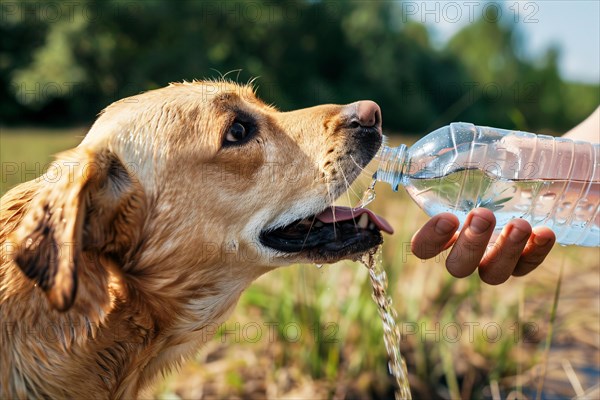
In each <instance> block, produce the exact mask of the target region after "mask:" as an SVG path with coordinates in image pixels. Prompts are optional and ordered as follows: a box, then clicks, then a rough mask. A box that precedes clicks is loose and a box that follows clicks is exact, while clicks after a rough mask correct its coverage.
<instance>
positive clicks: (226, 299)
mask: <svg viewBox="0 0 600 400" xmlns="http://www.w3.org/2000/svg"><path fill="white" fill-rule="evenodd" d="M342 111H343V108H342V106H336V105H325V106H318V107H313V108H309V109H304V110H298V111H294V112H287V113H281V112H278V111H277V110H275V109H274V108H273V107H270V106H267V105H265V104H264V103H262V102H261V101H260V100H258V99H257V98H256V97H255V96H254V93H253V90H252V88H250V87H247V86H238V85H236V84H233V83H228V82H221V81H217V82H206V81H205V82H193V83H182V84H172V85H170V86H168V87H166V88H163V89H159V90H155V91H151V92H147V93H144V94H141V95H138V96H134V97H130V98H127V99H124V100H121V101H118V102H116V103H114V104H112V105H111V106H109V107H108V108H107V109H106V110H104V112H103V113H102V114H101V115H100V117H99V118H98V120H97V121H96V123H95V124H94V125H93V127H92V128H91V130H90V131H89V133H88V134H87V136H86V138H85V139H84V140H83V142H82V143H81V144H80V145H79V146H78V147H77V148H75V149H72V150H69V151H67V152H65V153H62V154H60V155H58V157H57V161H56V163H55V164H54V165H53V167H52V168H50V169H49V170H48V172H47V173H46V174H45V175H44V176H42V177H40V178H38V179H36V180H34V181H30V182H26V183H24V184H22V185H19V186H17V187H15V188H13V189H12V190H11V191H9V192H8V193H6V194H5V196H3V197H2V203H1V209H0V243H1V244H2V248H1V249H0V251H1V253H0V256H1V259H0V320H1V323H2V327H1V328H2V330H1V332H0V349H1V350H0V366H1V371H0V398H41V397H49V398H89V397H99V398H107V397H110V398H133V397H136V396H137V394H138V392H139V391H140V390H141V389H142V388H144V387H146V386H147V385H149V384H150V383H151V382H152V381H153V379H154V378H156V377H157V376H158V375H160V374H159V373H160V372H164V371H168V370H169V369H171V368H172V367H174V366H176V365H177V364H178V363H180V362H182V360H184V359H185V358H186V357H189V356H190V355H192V354H193V353H194V352H195V351H196V350H197V349H198V348H199V347H201V346H202V344H203V343H205V342H206V341H207V340H209V339H210V336H211V335H212V333H213V332H214V326H215V324H218V323H220V322H222V321H223V320H224V319H225V318H226V317H227V315H228V313H229V312H230V311H231V309H232V308H233V306H234V305H235V303H236V301H237V300H238V297H239V296H240V294H241V292H242V291H243V290H244V289H245V288H246V287H247V286H248V285H249V284H250V283H251V282H252V281H253V280H254V279H256V278H257V277H258V276H260V275H261V274H263V273H265V272H267V271H269V270H271V269H272V268H275V267H276V266H278V265H283V264H290V263H293V262H299V261H333V260H331V259H327V260H314V259H307V258H306V257H305V256H296V257H293V256H290V255H287V254H279V253H278V252H276V251H273V250H269V249H267V248H264V247H262V246H261V245H260V243H258V242H257V236H258V233H259V232H260V230H261V229H263V228H265V227H267V226H283V225H285V224H287V223H290V222H292V221H294V220H296V219H298V218H300V217H304V216H306V215H309V214H310V213H315V212H318V211H319V210H322V209H324V208H325V207H326V206H327V205H329V204H330V203H331V202H332V201H333V200H334V199H335V198H336V197H337V196H338V195H339V194H340V193H342V192H343V191H345V189H346V185H347V181H351V180H353V179H354V178H355V177H356V175H357V174H358V173H359V172H360V171H359V168H358V166H357V165H356V162H354V160H353V159H351V158H352V157H351V156H350V152H349V151H348V149H349V148H350V143H348V140H347V138H346V137H344V135H342V134H341V133H340V129H339V124H340V120H341V118H342V117H343V112H342ZM239 113H242V114H244V115H249V116H251V117H252V118H253V119H254V120H256V121H257V124H258V126H259V130H260V132H259V133H260V134H258V135H256V137H253V138H252V139H251V141H249V142H248V143H245V144H244V145H240V146H231V147H227V148H224V147H222V143H223V136H224V134H225V131H226V129H227V127H228V126H230V124H231V122H232V120H233V119H234V118H235V116H236V115H238V114H239Z"/></svg>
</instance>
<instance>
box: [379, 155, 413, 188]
mask: <svg viewBox="0 0 600 400" xmlns="http://www.w3.org/2000/svg"><path fill="white" fill-rule="evenodd" d="M406 150H407V147H406V145H404V144H401V145H400V146H398V147H388V146H386V145H385V144H383V145H382V146H381V148H380V149H379V151H378V152H377V155H376V156H375V159H376V160H377V161H378V162H379V163H378V166H377V172H376V173H375V179H377V180H378V181H381V182H387V183H388V184H389V185H390V186H391V187H392V189H393V190H394V191H397V190H398V186H399V185H400V183H401V182H402V176H403V170H404V162H405V160H406V153H407V151H406Z"/></svg>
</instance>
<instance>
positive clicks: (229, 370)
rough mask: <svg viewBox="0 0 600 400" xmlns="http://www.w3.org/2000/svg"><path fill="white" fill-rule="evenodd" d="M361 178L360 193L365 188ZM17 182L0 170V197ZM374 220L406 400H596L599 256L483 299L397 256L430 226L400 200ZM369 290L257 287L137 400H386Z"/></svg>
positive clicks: (299, 280) (560, 261)
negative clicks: (539, 397) (381, 236)
mask: <svg viewBox="0 0 600 400" xmlns="http://www.w3.org/2000/svg"><path fill="white" fill-rule="evenodd" d="M78 135H79V136H80V135H81V133H80V132H76V131H69V132H63V133H52V134H51V135H48V134H46V132H34V133H32V134H29V133H28V132H27V131H21V132H16V133H15V132H13V131H6V130H5V129H3V130H2V135H1V137H0V144H1V146H0V161H1V162H2V164H3V165H6V164H5V163H12V162H28V163H30V162H36V161H39V162H46V161H47V158H45V157H46V156H47V155H48V154H50V153H54V152H57V151H60V150H61V149H64V148H67V147H69V146H71V145H72V144H74V143H77V141H78V140H79V139H78V138H77V136H78ZM363 178H364V179H362V181H361V182H359V184H358V185H356V186H355V190H356V191H357V192H360V190H361V189H363V188H365V187H366V185H367V182H368V179H367V177H366V174H365V177H363ZM29 179H31V177H30V178H29ZM14 183H16V181H15V178H14V177H13V176H12V175H11V176H10V177H9V176H7V175H6V170H5V169H3V170H2V182H1V184H2V186H1V187H0V191H5V190H6V189H7V187H8V186H10V185H12V184H14ZM356 201H357V198H356V196H353V195H352V197H351V198H350V200H346V202H356ZM370 208H372V209H374V210H375V211H376V212H378V213H380V214H382V215H384V216H385V217H386V218H387V219H388V220H389V221H390V222H391V223H392V225H393V226H394V228H395V229H396V232H397V233H396V234H395V235H393V236H388V237H386V238H385V244H384V263H385V267H386V270H387V271H388V275H389V278H390V293H391V294H392V296H393V300H394V304H395V306H396V309H397V310H398V322H399V324H400V326H401V327H402V331H403V333H404V337H403V341H402V345H401V347H402V351H403V354H404V356H405V357H406V359H407V363H408V371H409V375H410V379H411V385H412V390H413V394H414V397H416V398H459V397H462V398H484V397H485V398H498V397H501V398H512V399H515V398H536V394H537V393H536V391H537V388H538V386H539V384H540V381H541V380H542V379H543V385H542V390H543V398H565V397H580V398H597V396H598V393H599V389H598V388H599V377H600V300H599V293H600V275H599V266H600V249H599V248H594V249H586V248H572V247H569V248H562V247H560V246H557V247H556V248H555V249H554V250H553V251H552V253H551V255H550V256H549V257H548V259H547V260H546V261H545V262H544V264H543V265H542V266H541V267H539V268H538V269H537V270H536V271H535V272H533V273H532V274H530V275H529V276H526V277H523V278H519V279H512V278H511V280H509V281H508V282H507V283H505V284H504V285H501V286H498V287H490V286H487V285H485V284H483V283H481V282H480V281H479V280H478V278H477V277H476V276H473V277H470V278H467V279H463V280H457V279H454V278H452V277H451V276H450V275H449V274H448V273H447V272H446V270H445V267H444V257H443V256H440V257H438V258H437V259H433V260H429V261H421V260H418V259H417V258H416V257H414V256H413V255H412V254H410V252H409V250H408V249H409V248H408V247H407V244H408V243H409V240H410V237H411V236H412V234H413V233H414V232H415V231H416V230H417V229H418V227H419V226H421V224H422V223H423V222H424V221H426V216H425V215H424V214H423V213H422V211H420V210H419V209H418V208H417V206H416V205H415V204H413V203H412V201H411V200H410V199H408V197H407V195H406V194H404V193H393V192H391V191H390V190H389V189H388V188H383V187H381V185H378V187H377V199H376V200H375V201H374V202H373V203H372V205H371V206H370ZM561 266H562V268H563V275H562V284H561V286H560V292H559V293H558V296H557V304H556V306H557V307H556V313H555V315H554V322H553V323H552V325H551V324H550V320H551V313H552V309H553V305H554V304H555V301H554V295H555V293H556V291H557V283H558V279H559V271H560V269H561ZM370 291H371V288H370V283H369V279H368V274H367V271H366V269H365V268H364V267H362V266H360V265H359V264H358V263H352V262H342V263H338V264H336V265H332V266H325V267H323V268H321V269H317V268H316V267H315V266H312V265H304V266H294V267H290V268H282V269H279V270H277V271H274V272H273V273H270V274H268V275H266V276H263V277H262V278H260V279H259V280H258V281H257V282H256V283H255V284H254V285H253V286H252V287H251V288H250V289H249V290H248V291H247V292H246V293H245V294H244V295H243V296H242V298H241V301H240V304H239V305H238V307H237V308H236V311H235V313H234V314H233V315H232V316H231V318H230V319H229V320H228V321H227V323H226V324H225V325H224V326H223V328H222V329H221V331H220V332H219V333H218V334H217V336H216V337H215V339H214V340H213V341H212V342H210V343H209V344H208V345H207V346H206V347H205V348H204V349H202V350H200V352H199V353H198V355H197V356H196V357H195V359H194V360H192V361H190V362H188V363H186V364H185V365H183V366H182V368H181V369H180V371H178V372H176V373H173V374H172V375H170V376H168V377H166V378H165V379H164V380H163V381H161V382H159V383H158V384H157V385H156V387H154V388H152V389H151V390H149V391H148V393H147V395H148V396H149V397H156V398H186V399H188V398H265V397H268V398H296V399H298V398H306V399H313V398H389V397H390V396H391V395H392V393H393V390H394V387H393V380H392V379H390V378H389V376H388V374H387V371H386V355H385V349H384V346H383V340H382V331H381V322H380V320H379V317H378V315H377V310H376V307H375V305H374V304H373V302H372V300H371V298H370ZM550 329H552V334H551V335H549V331H550ZM548 338H549V339H550V342H549V352H548V354H547V357H546V356H545V353H544V349H545V347H546V344H547V343H548V342H547V339H548ZM543 374H545V376H542V375H543Z"/></svg>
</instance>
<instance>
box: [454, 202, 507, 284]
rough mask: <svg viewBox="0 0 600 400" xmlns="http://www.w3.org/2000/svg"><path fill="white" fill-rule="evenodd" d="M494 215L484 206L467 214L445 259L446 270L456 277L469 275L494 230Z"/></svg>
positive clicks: (479, 259)
mask: <svg viewBox="0 0 600 400" xmlns="http://www.w3.org/2000/svg"><path fill="white" fill-rule="evenodd" d="M495 225H496V217H494V213H493V212H491V211H490V210H488V209H485V208H476V209H475V210H473V211H471V212H470V213H469V215H467V219H466V221H465V226H464V228H463V229H462V231H461V233H460V235H459V236H458V239H456V243H454V246H453V247H452V250H451V251H450V254H449V255H448V258H447V259H446V268H447V269H448V272H450V274H452V275H453V276H455V277H457V278H464V277H466V276H469V275H471V274H472V273H473V271H475V269H476V268H477V267H478V266H479V263H480V261H481V258H482V257H483V254H484V253H485V251H486V248H487V244H488V242H489V240H490V237H492V233H493V232H494V226H495Z"/></svg>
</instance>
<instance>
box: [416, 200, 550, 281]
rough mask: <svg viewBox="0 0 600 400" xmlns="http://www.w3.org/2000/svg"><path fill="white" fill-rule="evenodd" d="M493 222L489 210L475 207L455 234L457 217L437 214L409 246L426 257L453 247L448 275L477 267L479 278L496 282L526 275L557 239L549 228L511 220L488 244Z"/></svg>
mask: <svg viewBox="0 0 600 400" xmlns="http://www.w3.org/2000/svg"><path fill="white" fill-rule="evenodd" d="M495 225H496V218H495V217H494V214H493V213H492V211H490V210H488V209H485V208H477V209H475V210H472V211H471V212H470V213H469V215H467V219H466V221H465V224H464V227H463V229H462V231H461V232H460V233H457V232H456V230H457V229H458V226H459V221H458V218H457V217H456V216H454V215H452V214H450V213H443V214H439V215H436V216H434V217H433V218H431V219H430V220H429V221H428V222H427V223H426V224H425V225H424V226H423V227H422V228H421V229H420V230H419V231H418V232H417V233H416V234H415V235H414V236H413V238H412V241H411V249H412V252H413V254H415V255H416V256H417V257H419V258H422V259H427V258H431V257H434V256H436V255H437V254H439V253H441V252H442V251H443V250H445V249H447V248H449V247H450V246H452V250H451V251H450V253H449V254H448V258H447V259H446V268H447V269H448V272H450V274H452V275H453V276H455V277H457V278H464V277H466V276H469V275H471V274H472V273H473V272H474V271H475V270H476V269H477V268H479V276H480V278H481V280H482V281H484V282H486V283H488V284H490V285H499V284H501V283H503V282H505V281H506V280H508V278H510V276H511V275H513V276H522V275H526V274H528V273H529V272H531V271H533V270H534V269H535V268H537V267H538V266H539V265H540V264H541V263H542V262H543V261H544V259H545V258H546V256H547V255H548V253H550V250H551V249H552V246H553V245H554V242H555V241H556V237H555V235H554V233H553V232H552V230H550V229H549V228H546V227H540V228H536V229H534V230H533V231H532V229H531V225H530V224H529V223H528V222H527V221H525V220H522V219H514V220H512V221H510V222H509V223H508V224H507V225H506V226H505V227H504V229H503V230H502V232H501V234H500V235H499V236H498V239H497V240H496V242H495V243H494V244H493V245H492V246H489V247H488V242H489V240H490V238H491V236H492V234H493V232H494V228H495Z"/></svg>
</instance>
